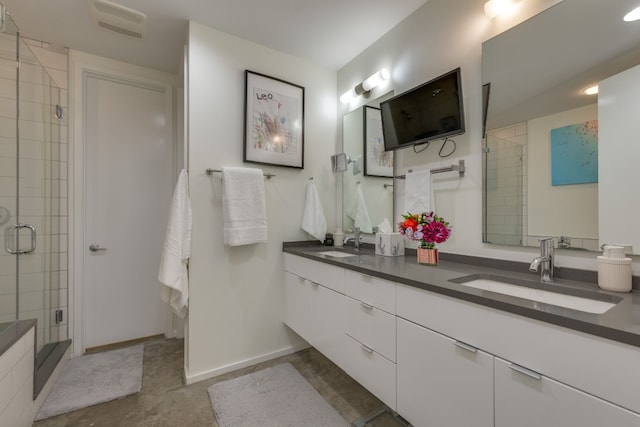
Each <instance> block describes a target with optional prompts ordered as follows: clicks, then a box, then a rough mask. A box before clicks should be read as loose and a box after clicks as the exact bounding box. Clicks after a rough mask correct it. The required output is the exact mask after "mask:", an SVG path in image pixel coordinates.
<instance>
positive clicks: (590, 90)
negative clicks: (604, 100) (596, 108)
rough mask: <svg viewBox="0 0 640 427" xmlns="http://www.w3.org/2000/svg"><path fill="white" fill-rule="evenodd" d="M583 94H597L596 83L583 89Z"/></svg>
mask: <svg viewBox="0 0 640 427" xmlns="http://www.w3.org/2000/svg"><path fill="white" fill-rule="evenodd" d="M582 92H584V94H585V95H597V94H598V85H593V86H589V87H588V88H586V89H585V90H583V91H582Z"/></svg>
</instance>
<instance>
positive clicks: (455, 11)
mask: <svg viewBox="0 0 640 427" xmlns="http://www.w3.org/2000/svg"><path fill="white" fill-rule="evenodd" d="M557 2H558V1H557V0H537V1H535V0H531V1H527V2H519V3H518V4H519V7H520V8H519V9H518V10H516V11H515V12H514V13H513V14H512V15H510V16H503V17H498V18H496V19H494V20H489V19H488V18H487V17H486V16H485V15H484V13H483V6H484V3H485V1H484V0H430V1H428V2H427V3H426V4H425V5H424V6H423V7H421V8H420V9H418V10H417V11H416V12H415V13H414V14H412V15H411V16H409V17H408V18H407V19H405V20H404V21H403V22H402V23H401V24H400V25H398V26H397V27H395V28H394V29H392V30H391V31H389V32H388V33H387V34H385V35H384V36H383V37H382V38H380V39H379V40H378V41H376V42H375V43H374V44H373V45H372V46H370V47H369V48H368V49H367V50H365V51H364V52H363V53H362V54H361V55H359V56H358V57H357V58H355V59H354V60H353V61H351V62H350V63H349V64H347V65H346V66H345V67H343V68H342V69H341V70H339V71H338V91H337V93H343V92H344V91H346V90H347V89H348V88H349V87H350V86H353V85H354V84H355V83H357V82H359V81H361V80H362V79H363V78H366V77H367V76H368V75H370V74H371V73H373V72H374V71H376V70H378V69H379V68H382V67H387V68H389V70H391V79H392V81H391V83H390V86H391V88H392V89H393V90H394V91H395V93H396V94H399V93H401V92H403V91H405V90H407V89H410V88H412V87H414V86H416V85H418V84H420V83H422V82H425V81H427V80H430V79H431V78H433V77H436V76H438V75H440V74H442V73H444V72H446V71H449V70H452V69H454V68H456V67H461V68H462V84H463V92H464V107H465V116H466V127H467V131H466V133H465V134H464V135H460V136H457V137H454V139H455V141H456V143H457V146H458V148H457V151H456V152H455V154H453V155H452V156H451V157H450V158H448V159H444V160H443V159H439V158H438V155H437V152H438V149H439V148H440V143H439V142H435V143H432V146H431V147H430V148H429V149H428V150H426V151H425V152H423V153H420V154H415V153H414V152H413V151H412V149H410V148H407V149H404V150H401V151H397V153H398V155H397V157H396V159H397V160H396V161H397V163H396V165H397V167H398V168H397V169H398V170H397V172H398V173H400V174H402V173H405V172H406V170H407V169H409V168H412V169H413V170H422V169H432V168H435V167H439V166H441V165H449V164H451V163H457V161H458V160H459V159H464V160H465V162H466V166H467V172H466V174H465V176H464V178H462V179H459V178H458V177H457V175H456V174H455V173H451V174H443V175H439V176H438V178H437V179H436V180H435V184H434V186H433V189H434V192H435V197H436V206H435V208H436V210H437V212H438V213H439V214H441V215H443V216H444V217H445V218H447V219H448V220H450V222H451V224H452V226H453V236H452V238H450V239H449V241H447V242H446V243H444V244H442V245H441V246H440V247H441V249H442V250H443V251H446V252H453V253H459V254H468V255H476V256H484V257H490V258H501V259H510V260H516V261H527V262H528V261H530V260H531V259H532V257H533V256H534V253H536V252H537V249H535V248H520V247H506V246H504V247H503V246H498V245H489V244H483V243H482V179H481V178H482V165H481V161H482V153H481V149H482V135H481V132H482V114H481V112H482V93H481V83H482V80H481V56H482V42H484V41H486V40H488V39H489V38H491V37H493V36H495V35H496V34H499V33H500V32H502V31H504V30H506V29H508V28H510V27H512V26H514V25H517V24H518V23H519V22H522V21H523V20H525V19H528V18H529V17H531V16H533V15H535V14H536V13H538V12H540V11H542V10H544V9H545V8H547V7H549V6H551V5H553V4H555V3H557ZM386 90H389V88H385V91H386ZM373 96H375V94H374V95H373ZM352 108H354V106H352V105H350V106H348V107H342V110H341V111H339V113H340V114H344V113H345V112H347V111H348V110H350V109H352ZM396 184H397V185H396V190H398V193H400V194H399V195H398V196H397V198H396V205H398V201H399V202H400V203H399V204H402V201H403V199H404V195H403V194H401V193H402V190H403V187H404V186H403V185H402V182H401V181H396ZM397 212H398V209H396V213H397ZM567 253H568V252H561V253H558V254H557V256H556V262H557V264H558V265H559V266H571V267H575V268H587V269H591V270H595V269H596V263H595V254H594V253H584V254H577V253H576V254H573V253H571V254H570V255H567ZM639 267H640V266H638V265H637V263H636V265H634V269H636V270H640V268H639ZM634 271H635V270H634Z"/></svg>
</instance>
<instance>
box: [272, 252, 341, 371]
mask: <svg viewBox="0 0 640 427" xmlns="http://www.w3.org/2000/svg"><path fill="white" fill-rule="evenodd" d="M306 261H308V260H306V259H304V258H300V257H293V256H292V255H288V254H285V309H284V321H285V324H286V325H287V326H289V327H290V328H291V329H293V330H294V331H295V332H296V333H297V334H298V335H300V336H301V337H302V338H304V339H305V340H306V341H307V342H308V343H309V344H311V345H312V346H314V347H315V348H317V349H318V350H319V351H320V352H321V353H322V354H324V355H325V356H327V357H328V358H329V359H331V361H333V362H334V363H335V364H336V365H338V366H340V367H341V368H343V369H344V361H345V357H346V355H345V345H346V342H347V340H346V336H345V334H344V324H345V322H346V320H345V315H346V312H345V304H344V298H345V296H344V295H343V294H341V293H340V292H337V291H335V290H334V289H336V288H337V289H344V270H343V269H341V268H338V267H334V266H330V265H327V264H321V263H318V262H313V261H309V262H308V263H307V262H306ZM325 269H326V271H324V270H325ZM323 271H324V273H323ZM309 277H312V278H314V279H315V280H312V279H309ZM323 277H325V278H328V279H329V280H325V279H323Z"/></svg>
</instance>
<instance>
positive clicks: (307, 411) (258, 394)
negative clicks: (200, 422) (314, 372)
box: [209, 363, 349, 427]
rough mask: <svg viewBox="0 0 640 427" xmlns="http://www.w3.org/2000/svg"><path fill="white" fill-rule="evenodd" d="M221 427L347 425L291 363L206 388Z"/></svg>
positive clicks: (333, 426)
mask: <svg viewBox="0 0 640 427" xmlns="http://www.w3.org/2000/svg"><path fill="white" fill-rule="evenodd" d="M209 399H210V400H211V406H212V407H213V410H214V412H215V414H216V417H217V419H218V424H219V425H220V427H257V426H260V427H300V426H305V427H328V426H331V427H343V426H344V427H348V426H349V423H347V422H346V421H345V420H344V418H342V417H341V416H340V414H338V412H337V411H336V410H335V409H333V407H331V405H329V404H328V403H327V401H326V400H324V398H323V397H322V396H320V394H319V393H318V392H317V391H316V390H315V389H314V388H313V387H312V386H311V384H309V383H308V382H307V380H305V379H304V377H303V376H302V375H300V374H299V373H298V371H297V370H296V369H295V368H294V367H293V366H292V365H291V364H290V363H284V364H282V365H277V366H274V367H272V368H267V369H263V370H262V371H258V372H253V373H251V374H248V375H245V376H242V377H239V378H235V379H233V380H229V381H223V382H220V383H218V384H214V385H212V386H211V387H209Z"/></svg>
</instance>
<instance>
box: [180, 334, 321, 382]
mask: <svg viewBox="0 0 640 427" xmlns="http://www.w3.org/2000/svg"><path fill="white" fill-rule="evenodd" d="M309 347H310V346H309V344H307V343H306V342H301V343H300V344H297V345H294V346H290V347H285V348H282V349H280V350H276V351H274V352H272V353H267V354H263V355H261V356H258V357H254V358H251V359H245V360H241V361H238V362H235V363H231V364H229V365H226V366H221V367H219V368H215V369H211V370H209V371H205V372H201V373H199V374H195V375H190V374H189V373H188V372H185V383H186V384H187V385H189V384H194V383H197V382H200V381H204V380H208V379H209V378H214V377H217V376H218V375H223V374H226V373H229V372H233V371H237V370H238V369H242V368H246V367H249V366H253V365H257V364H258V363H262V362H266V361H268V360H272V359H276V358H278V357H282V356H287V355H289V354H292V353H295V352H297V351H300V350H304V349H305V348H309Z"/></svg>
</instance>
